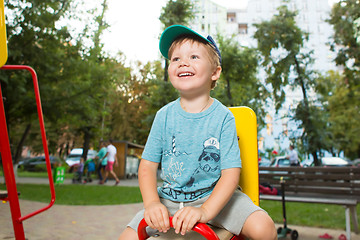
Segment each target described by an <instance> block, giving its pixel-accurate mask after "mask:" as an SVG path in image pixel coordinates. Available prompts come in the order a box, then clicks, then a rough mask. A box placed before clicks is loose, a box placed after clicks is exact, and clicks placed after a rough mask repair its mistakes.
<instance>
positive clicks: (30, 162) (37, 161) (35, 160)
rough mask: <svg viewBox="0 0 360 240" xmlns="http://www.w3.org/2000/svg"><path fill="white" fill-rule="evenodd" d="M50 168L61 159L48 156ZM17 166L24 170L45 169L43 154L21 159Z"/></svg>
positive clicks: (59, 162)
mask: <svg viewBox="0 0 360 240" xmlns="http://www.w3.org/2000/svg"><path fill="white" fill-rule="evenodd" d="M49 158H50V164H51V168H53V167H54V166H57V165H59V164H61V163H62V161H61V159H60V158H58V157H55V156H49ZM18 168H19V169H22V170H25V171H41V170H45V169H46V161H45V156H39V157H31V158H30V157H29V158H25V159H23V160H21V161H20V162H19V164H18Z"/></svg>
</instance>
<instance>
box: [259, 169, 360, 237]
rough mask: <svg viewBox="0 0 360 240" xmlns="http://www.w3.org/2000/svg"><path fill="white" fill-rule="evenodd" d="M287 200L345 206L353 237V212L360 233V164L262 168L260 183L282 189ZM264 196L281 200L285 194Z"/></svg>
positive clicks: (262, 195) (355, 229)
mask: <svg viewBox="0 0 360 240" xmlns="http://www.w3.org/2000/svg"><path fill="white" fill-rule="evenodd" d="M281 177H282V178H283V180H284V187H285V201H286V202H305V203H323V204H335V205H343V206H345V217H346V233H347V238H348V239H350V233H351V226H350V213H351V218H352V221H353V227H354V232H355V233H356V234H358V233H359V226H358V219H357V213H356V205H357V204H358V203H359V202H360V168H356V167H307V168H303V167H259V182H260V184H261V183H267V184H270V185H271V186H272V187H275V188H277V189H278V190H281V184H280V178H281ZM260 199H263V200H275V201H281V200H282V197H281V195H265V194H260Z"/></svg>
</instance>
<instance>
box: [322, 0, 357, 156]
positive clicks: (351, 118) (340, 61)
mask: <svg viewBox="0 0 360 240" xmlns="http://www.w3.org/2000/svg"><path fill="white" fill-rule="evenodd" d="M359 8H360V4H359V1H357V0H346V1H344V0H341V1H339V2H338V3H336V4H335V5H334V6H333V8H332V11H331V14H330V19H329V20H328V22H329V23H330V24H332V25H333V29H334V35H333V42H332V43H331V50H333V51H334V52H336V53H337V56H336V58H335V62H336V64H337V65H338V66H341V67H342V68H343V73H342V75H343V76H342V77H339V78H337V80H336V81H332V83H333V84H334V86H336V87H337V88H336V89H335V91H333V92H332V93H333V95H331V96H329V97H328V101H329V106H328V107H329V111H330V119H331V121H332V130H333V131H334V132H333V133H334V137H336V138H337V139H338V144H339V147H341V149H342V150H344V152H345V154H346V155H347V156H348V157H350V158H359V157H360V141H359V139H358V137H356V136H358V134H359V132H360V127H359V124H358V122H359V120H360V114H359V103H360V11H359ZM339 103H341V104H342V105H339ZM353 124H354V125H353ZM354 134H355V135H354ZM356 134H357V135H356ZM339 141H341V142H339Z"/></svg>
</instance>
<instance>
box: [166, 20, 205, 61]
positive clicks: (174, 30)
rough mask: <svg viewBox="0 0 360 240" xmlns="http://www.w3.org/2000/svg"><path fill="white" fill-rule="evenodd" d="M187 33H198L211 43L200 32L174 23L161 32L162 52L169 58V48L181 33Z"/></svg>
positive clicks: (197, 34)
mask: <svg viewBox="0 0 360 240" xmlns="http://www.w3.org/2000/svg"><path fill="white" fill-rule="evenodd" d="M185 34H190V35H196V36H198V37H200V38H202V39H204V40H205V41H207V42H209V43H211V42H210V41H209V40H208V39H206V38H205V37H204V36H202V35H200V34H199V33H197V32H195V31H193V30H191V29H190V28H188V27H185V26H182V25H172V26H170V27H168V28H166V29H165V30H164V32H163V33H162V34H161V37H160V42H159V49H160V52H161V54H162V55H163V56H164V57H165V58H167V59H169V55H168V53H169V48H170V46H171V44H172V43H173V42H174V40H175V39H176V38H177V37H179V36H181V35H185Z"/></svg>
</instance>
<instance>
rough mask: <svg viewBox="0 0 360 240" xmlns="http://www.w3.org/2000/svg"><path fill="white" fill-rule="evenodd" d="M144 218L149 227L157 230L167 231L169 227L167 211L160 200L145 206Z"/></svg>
mask: <svg viewBox="0 0 360 240" xmlns="http://www.w3.org/2000/svg"><path fill="white" fill-rule="evenodd" d="M144 218H145V221H146V223H147V224H148V226H149V227H151V228H154V229H156V230H158V231H159V232H167V230H169V228H170V222H169V212H168V210H167V208H166V207H165V206H164V205H163V204H162V203H160V202H154V203H151V204H149V205H148V206H146V207H145V213H144Z"/></svg>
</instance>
